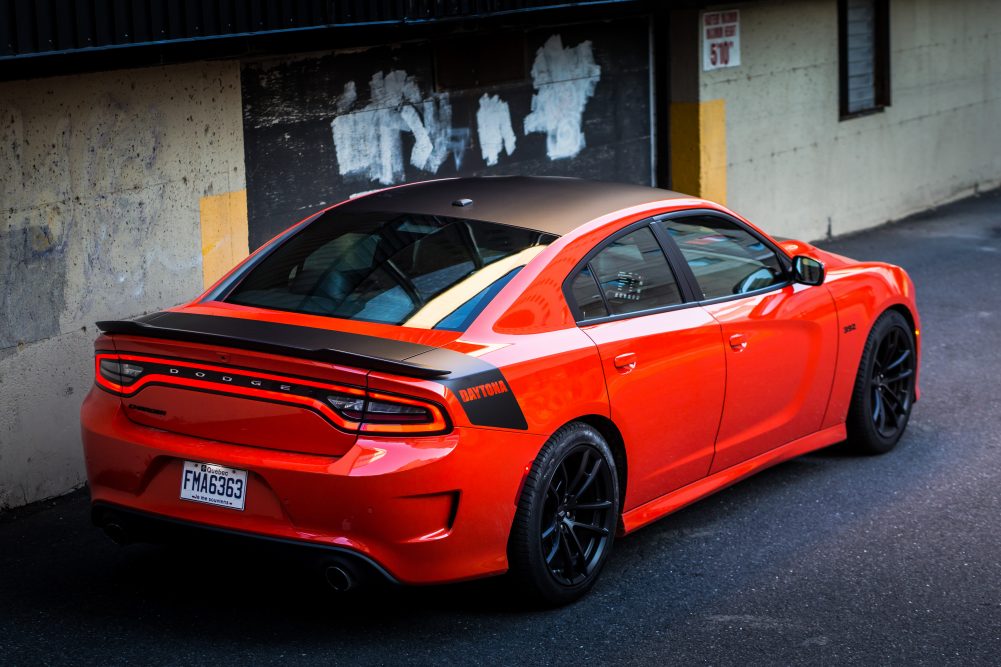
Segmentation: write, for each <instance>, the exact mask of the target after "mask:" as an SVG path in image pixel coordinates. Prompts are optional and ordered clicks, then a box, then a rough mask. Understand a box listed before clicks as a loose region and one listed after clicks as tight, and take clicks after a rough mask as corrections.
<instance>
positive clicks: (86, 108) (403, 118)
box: [0, 0, 1001, 508]
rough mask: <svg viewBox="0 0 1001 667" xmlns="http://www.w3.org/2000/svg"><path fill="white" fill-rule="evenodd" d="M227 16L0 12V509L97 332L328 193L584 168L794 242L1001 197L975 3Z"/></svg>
mask: <svg viewBox="0 0 1001 667" xmlns="http://www.w3.org/2000/svg"><path fill="white" fill-rule="evenodd" d="M557 5H558V6H557ZM246 6H247V8H249V9H246V8H245V11H241V12H236V13H234V12H235V10H234V8H239V3H235V4H234V3H226V2H210V1H206V2H200V3H199V2H196V3H190V2H189V3H174V2H157V1H154V0H150V1H149V2H137V3H131V5H130V7H131V8H128V7H126V9H122V7H125V3H121V4H120V5H116V7H117V8H118V9H121V11H120V12H119V11H118V9H116V11H115V12H110V10H107V5H106V3H96V2H79V3H75V4H74V8H75V9H73V11H72V12H70V11H69V10H65V11H61V10H60V9H59V7H60V6H59V5H56V4H55V3H35V4H32V3H13V2H10V1H9V0H0V78H2V79H3V80H2V81H0V203H2V206H0V211H2V214H3V217H4V219H3V222H2V223H0V276H2V278H3V289H2V291H0V508H4V507H11V506H17V505H22V504H25V503H29V502H32V501H34V500H39V499H42V498H46V497H51V496H54V495H58V494H60V493H64V492H66V491H68V490H70V489H72V488H74V487H76V486H78V485H79V484H81V483H82V481H83V479H84V475H83V462H82V455H81V451H80V445H79V436H78V420H77V413H78V410H79V406H80V401H81V400H82V397H83V396H84V395H85V394H86V392H87V391H88V390H89V388H90V385H91V383H92V381H93V378H92V374H93V368H92V341H93V339H94V337H95V335H96V333H95V329H94V322H95V321H97V320H102V319H116V318H126V317H132V316H136V315H140V314H142V313H145V312H151V311H155V310H159V309H162V308H165V307H169V306H171V305H174V304H177V303H180V302H183V301H185V300H188V299H190V298H192V297H194V296H195V295H197V293H199V292H200V291H201V290H202V288H203V287H205V286H207V285H209V284H211V283H212V282H213V281H214V280H216V279H217V278H218V277H220V276H221V275H222V273H223V272H224V271H226V270H227V269H228V268H229V267H230V266H232V265H233V264H234V263H235V262H237V261H238V260H239V259H241V258H242V257H244V256H245V255H246V254H247V253H248V252H249V251H252V250H253V249H255V248H256V247H258V246H260V245H261V244H262V243H264V242H266V241H267V240H268V239H269V238H271V237H272V236H273V235H275V234H276V233H278V232H279V231H281V230H282V229H284V228H285V227H287V226H289V225H290V224H292V223H294V222H296V221H297V220H299V219H301V218H303V217H305V216H306V215H308V214H309V213H311V212H313V211H315V210H317V209H318V208H321V207H324V206H326V205H329V204H332V203H334V202H336V201H339V200H340V199H343V198H345V197H348V196H350V195H352V194H356V193H360V192H365V191H368V190H372V189H375V188H380V187H386V186H389V185H394V184H398V183H403V182H406V181H412V180H423V179H428V178H440V177H449V176H456V175H489V174H550V175H564V176H579V177H584V178H592V179H599V180H614V181H627V182H636V183H643V184H651V185H659V186H662V187H670V188H672V189H676V190H680V191H684V192H689V193H691V194H695V195H701V196H705V197H708V198H711V199H715V200H717V201H722V202H724V203H727V204H728V205H729V206H731V207H732V208H734V209H735V210H736V211H738V212H740V213H742V214H744V215H746V216H747V217H749V218H750V219H752V220H754V221H756V222H758V223H760V224H761V225H762V226H764V227H765V228H766V229H768V230H770V231H772V232H774V233H776V234H778V235H781V236H788V237H798V238H803V239H805V240H814V239H820V238H824V237H827V236H830V235H836V234H843V233H847V232H852V231H856V230H859V229H863V228H866V227H870V226H873V225H877V224H881V223H883V222H886V221H889V220H893V219H897V218H900V217H903V216H906V215H908V214H910V213H913V212H916V211H920V210H923V209H927V208H929V207H933V206H936V205H939V204H941V203H944V202H947V201H949V200H951V199H955V198H958V197H962V196H965V195H968V194H971V193H974V192H976V191H977V190H978V189H989V188H994V187H997V186H998V185H999V184H1001V129H999V123H998V121H999V119H1001V98H999V93H998V91H999V90H1001V64H999V63H1001V29H999V28H1001V6H999V5H997V4H996V3H992V2H989V1H988V0H959V1H957V2H950V3H942V2H935V1H934V0H757V1H748V2H737V3H731V4H726V5H719V6H715V5H708V4H707V3H699V2H641V1H630V0H623V1H619V2H580V3H544V2H524V1H523V2H503V1H501V0H480V1H478V2H459V1H456V2H417V1H402V0H401V1H398V2H372V3H357V2H340V1H337V0H329V1H327V2H321V3H275V2H263V1H262V2H255V3H247V5H246ZM26 8H27V9H26ZM102 8H104V9H102ZM126 10H127V11H126ZM88 11H89V12H90V13H89V14H88V13H87V12H88ZM102 12H104V13H102ZM255 12H256V13H255Z"/></svg>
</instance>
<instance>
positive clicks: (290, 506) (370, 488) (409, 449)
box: [81, 389, 545, 584]
mask: <svg viewBox="0 0 1001 667" xmlns="http://www.w3.org/2000/svg"><path fill="white" fill-rule="evenodd" d="M81 424H82V430H83V443H84V455H85V460H86V465H87V476H88V478H89V481H90V488H91V499H92V502H93V503H94V506H95V507H96V508H99V507H113V508H120V509H124V510H131V511H134V512H140V513H143V514H146V515H153V516H157V517H162V518H167V519H170V520H174V521H180V522H185V523H191V524H197V525H201V526H205V527H210V528H214V529H219V530H226V531H232V532H237V533H241V534H246V535H256V536H259V537H264V538H268V539H277V540H288V541H294V542H299V543H308V544H311V545H314V546H318V547H326V548H331V549H337V550H347V551H349V552H351V553H355V554H358V555H359V556H361V557H363V558H364V559H367V560H369V561H371V562H373V563H374V564H375V565H376V566H377V567H378V568H381V569H383V570H385V572H386V574H388V576H389V577H391V578H393V579H396V580H398V581H400V582H402V583H409V584H427V583H438V582H446V581H456V580H461V579H470V578H475V577H482V576H488V575H491V574H498V573H501V572H503V571H505V570H506V569H507V540H508V535H509V533H510V528H511V523H512V521H513V518H514V512H515V506H516V502H517V495H518V493H519V491H520V488H521V484H522V481H523V479H524V476H525V473H526V470H527V466H529V465H530V464H531V462H532V460H533V459H534V458H535V456H536V454H537V453H538V451H539V449H540V448H541V446H542V444H543V442H544V441H545V438H544V437H543V436H539V435H533V434H527V433H519V432H514V431H502V430H493V429H484V428H469V427H464V428H456V429H454V430H453V431H452V432H451V433H448V434H446V435H441V436H430V437H419V438H412V439H394V438H372V437H369V438H359V440H358V441H357V443H356V444H355V445H354V446H353V447H352V448H351V449H350V450H349V451H348V452H347V453H346V454H345V455H343V456H339V457H338V456H322V455H316V454H300V453H293V452H285V451H278V450H271V449H261V448H254V447H246V446H240V445H231V444H227V443H222V442H217V441H212V440H204V439H199V438H193V437H190V436H184V435H178V434H174V433H169V432H166V431H162V430H158V429H154V428H150V427H147V426H141V425H139V424H136V423H134V422H132V421H130V420H129V419H128V418H127V417H126V416H125V414H124V412H123V410H122V406H121V401H120V400H119V399H118V398H117V397H115V396H112V395H110V394H108V393H106V392H104V391H101V390H97V389H95V390H93V391H91V392H90V394H89V395H88V397H87V399H86V400H85V401H84V405H83V408H82V411H81ZM289 437H290V438H294V437H295V436H294V434H289ZM185 460H192V461H201V462H208V463H217V464H220V465H224V466H228V467H232V468H240V469H243V470H247V471H248V473H249V474H248V483H247V495H246V507H245V509H244V510H243V511H242V512H241V511H235V510H231V509H224V508H220V507H215V506H212V505H205V504H200V503H194V502H190V501H185V500H180V499H179V490H180V475H181V467H182V464H183V461H185Z"/></svg>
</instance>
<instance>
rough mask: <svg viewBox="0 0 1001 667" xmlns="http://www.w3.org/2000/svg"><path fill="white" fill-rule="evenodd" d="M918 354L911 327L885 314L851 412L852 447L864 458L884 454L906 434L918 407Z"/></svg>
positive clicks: (865, 356) (870, 342)
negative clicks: (915, 399)
mask: <svg viewBox="0 0 1001 667" xmlns="http://www.w3.org/2000/svg"><path fill="white" fill-rule="evenodd" d="M916 374H917V351H916V346H915V342H914V332H913V331H912V330H911V326H910V323H909V322H908V321H907V319H906V318H904V316H903V315H902V314H900V313H899V312H897V311H896V310H888V311H886V312H885V313H883V314H882V315H881V316H880V317H879V319H878V320H876V323H875V324H874V325H873V327H872V331H871V332H870V333H869V338H868V339H867V340H866V343H865V348H864V349H863V351H862V361H861V363H860V364H859V370H858V376H857V377H856V379H855V390H854V393H853V394H852V400H851V406H850V407H849V410H848V422H847V428H848V444H849V445H850V446H851V448H852V449H854V450H855V451H857V452H859V453H862V454H884V453H886V452H888V451H890V450H891V449H893V448H894V447H895V446H896V444H897V442H898V441H899V440H900V437H901V436H902V435H903V434H904V429H905V428H906V427H907V422H908V421H909V420H910V416H911V409H912V408H913V407H914V390H915V380H916Z"/></svg>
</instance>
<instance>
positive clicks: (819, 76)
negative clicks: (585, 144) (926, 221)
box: [700, 0, 1001, 239]
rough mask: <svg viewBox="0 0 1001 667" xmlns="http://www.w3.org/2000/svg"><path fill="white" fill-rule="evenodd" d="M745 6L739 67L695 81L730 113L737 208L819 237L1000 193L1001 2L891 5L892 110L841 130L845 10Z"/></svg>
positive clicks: (731, 179) (829, 4) (809, 2)
mask: <svg viewBox="0 0 1001 667" xmlns="http://www.w3.org/2000/svg"><path fill="white" fill-rule="evenodd" d="M723 7H727V8H728V7H729V6H721V8H723ZM739 9H740V20H741V26H740V29H741V59H742V64H741V66H740V67H735V68H730V69H720V70H715V71H712V72H703V73H702V74H701V78H700V97H701V99H702V100H703V101H704V102H707V101H712V100H723V102H724V104H725V117H726V121H725V123H726V130H725V131H726V161H727V170H726V195H727V199H728V202H727V203H728V204H729V205H730V206H731V207H732V208H734V209H735V210H737V211H739V212H740V213H742V214H744V215H746V216H747V217H749V218H750V219H751V220H754V221H756V222H758V223H760V224H762V225H763V226H764V227H766V228H767V229H769V230H770V231H772V232H774V233H777V234H780V235H785V236H795V237H800V238H805V239H818V238H822V237H824V236H825V235H827V233H828V231H830V232H832V233H833V234H843V233H845V232H850V231H854V230H858V229H862V228H864V227H869V226H872V225H875V224H879V223H882V222H886V221H888V220H891V219H896V218H900V217H903V216H905V215H907V214H909V213H913V212H915V211H919V210H922V209H926V208H928V207H930V206H934V205H937V204H941V203H943V202H945V201H948V200H950V199H954V198H957V197H959V196H963V195H965V194H969V193H972V192H973V191H974V189H976V188H980V189H987V188H992V187H996V186H997V185H998V184H999V183H1001V29H999V26H1001V3H996V2H991V1H990V0H959V1H956V2H939V1H938V0H893V1H892V2H890V12H891V15H890V49H891V72H890V86H891V102H892V104H891V106H890V107H889V108H887V109H886V110H885V111H883V112H881V113H875V114H872V115H869V116H864V117H858V118H853V119H850V120H844V121H840V120H839V118H838V38H837V35H838V30H837V26H838V23H837V3H836V2H835V1H834V0H797V1H786V2H781V1H770V2H759V3H741V4H740V5H739Z"/></svg>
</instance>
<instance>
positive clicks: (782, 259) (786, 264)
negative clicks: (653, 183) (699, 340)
mask: <svg viewBox="0 0 1001 667" xmlns="http://www.w3.org/2000/svg"><path fill="white" fill-rule="evenodd" d="M684 218H719V219H720V220H723V221H726V222H729V223H731V224H733V225H734V226H736V227H737V228H738V229H740V230H741V231H744V232H746V233H748V234H750V235H751V236H753V237H754V238H756V239H757V240H758V241H760V242H761V243H762V244H763V245H764V246H765V247H766V248H768V249H769V250H771V251H772V252H774V253H775V256H776V257H777V258H778V260H779V265H780V266H781V267H782V273H783V277H784V278H785V280H783V281H782V282H779V283H775V284H774V285H768V286H767V287H762V288H760V289H756V290H752V291H750V292H744V293H743V294H727V295H725V296H717V297H714V298H712V299H700V298H698V297H699V296H701V295H702V288H701V287H699V281H698V278H696V277H695V272H694V271H692V267H691V266H689V264H688V260H686V259H685V256H684V254H683V253H682V252H681V247H680V246H679V245H678V243H677V242H676V241H675V240H674V237H672V236H671V234H670V232H668V231H667V229H665V228H664V227H663V225H662V224H660V223H662V222H664V221H666V220H677V219H684ZM653 226H654V228H655V229H656V230H658V231H659V232H660V233H661V234H662V235H663V236H664V237H665V240H666V241H667V242H668V243H669V244H670V245H671V246H672V247H673V248H674V251H675V253H676V255H675V256H676V257H677V258H678V261H680V262H681V269H680V271H681V273H683V274H684V276H685V280H686V281H690V282H689V285H688V287H689V289H690V290H691V291H692V293H693V294H694V295H695V296H696V299H695V303H696V304H698V305H700V306H702V305H709V304H714V303H725V302H727V301H735V300H737V299H744V298H747V297H751V296H758V295H760V294H767V293H768V292H775V291H778V290H782V289H785V288H786V287H789V286H790V285H792V284H794V283H795V281H794V280H793V277H792V258H791V257H789V255H787V254H786V252H785V250H783V249H782V247H781V246H779V245H778V244H777V243H775V242H774V241H772V240H771V239H770V238H768V237H767V236H765V235H763V234H761V233H760V232H758V231H757V230H755V229H752V228H751V227H750V226H748V225H747V224H746V223H745V222H743V221H742V220H739V219H738V218H735V217H734V216H732V215H727V214H725V213H723V212H721V211H716V210H713V209H686V210H684V211H674V212H671V213H667V214H664V215H659V216H656V218H655V219H654V225H653Z"/></svg>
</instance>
